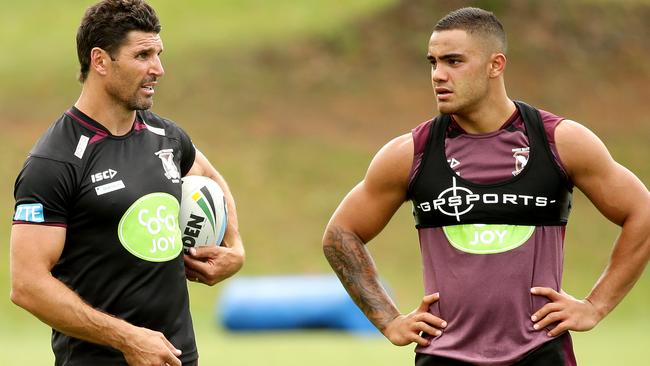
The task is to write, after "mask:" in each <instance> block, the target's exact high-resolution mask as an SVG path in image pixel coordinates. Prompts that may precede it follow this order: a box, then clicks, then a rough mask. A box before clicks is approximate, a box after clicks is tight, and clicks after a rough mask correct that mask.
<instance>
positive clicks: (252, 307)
mask: <svg viewBox="0 0 650 366" xmlns="http://www.w3.org/2000/svg"><path fill="white" fill-rule="evenodd" d="M216 313H217V317H218V319H220V320H221V323H222V325H223V326H224V327H225V328H226V329H228V330H232V331H263V330H288V329H315V328H316V329H318V328H320V329H322V328H325V329H337V330H345V331H349V332H354V333H362V334H369V335H370V334H380V333H379V331H377V329H376V328H375V327H374V325H372V323H370V321H369V320H368V319H367V318H366V316H365V315H364V314H363V313H362V312H361V310H359V308H358V307H357V306H356V304H355V303H354V302H353V301H352V299H351V298H350V296H349V295H348V293H347V292H346V291H345V289H344V288H343V286H342V285H341V283H340V282H339V279H338V278H337V277H336V276H334V275H300V276H263V277H237V278H234V279H231V280H229V281H228V283H227V285H226V287H225V288H224V290H223V291H222V294H221V298H220V299H219V302H218V304H217V308H216Z"/></svg>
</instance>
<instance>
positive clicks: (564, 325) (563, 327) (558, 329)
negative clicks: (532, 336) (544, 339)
mask: <svg viewBox="0 0 650 366" xmlns="http://www.w3.org/2000/svg"><path fill="white" fill-rule="evenodd" d="M570 328H571V327H570V326H569V322H566V321H563V322H561V323H560V324H558V325H557V326H555V328H553V329H551V331H549V332H548V333H546V335H548V336H549V337H556V336H559V335H560V334H562V333H564V332H566V331H568V330H569V329H570Z"/></svg>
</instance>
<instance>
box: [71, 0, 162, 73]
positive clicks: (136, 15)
mask: <svg viewBox="0 0 650 366" xmlns="http://www.w3.org/2000/svg"><path fill="white" fill-rule="evenodd" d="M134 30H135V31H142V32H148V33H160V21H159V20H158V16H157V15H156V11H155V10H153V8H152V7H151V6H149V4H147V3H145V2H144V1H143V0H102V1H100V2H99V3H97V4H95V5H93V6H91V7H90V8H88V9H87V10H86V13H85V14H84V16H83V18H82V19H81V25H80V26H79V29H78V30H77V57H78V58H79V64H80V66H81V69H80V72H79V81H80V82H82V83H83V82H84V81H86V78H87V77H88V70H89V69H90V51H91V50H92V49H93V48H94V47H99V48H101V49H103V50H105V51H106V52H108V54H109V55H111V58H113V57H114V56H115V53H116V52H117V50H118V49H119V48H120V46H122V44H123V43H124V40H125V39H126V36H127V34H128V33H129V32H130V31H134Z"/></svg>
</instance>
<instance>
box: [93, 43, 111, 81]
mask: <svg viewBox="0 0 650 366" xmlns="http://www.w3.org/2000/svg"><path fill="white" fill-rule="evenodd" d="M110 61H111V58H110V55H109V54H108V52H106V51H104V50H103V49H101V48H99V47H93V49H92V50H90V68H91V69H92V70H95V72H97V73H98V74H99V75H102V76H104V75H106V74H107V73H108V64H109V63H110Z"/></svg>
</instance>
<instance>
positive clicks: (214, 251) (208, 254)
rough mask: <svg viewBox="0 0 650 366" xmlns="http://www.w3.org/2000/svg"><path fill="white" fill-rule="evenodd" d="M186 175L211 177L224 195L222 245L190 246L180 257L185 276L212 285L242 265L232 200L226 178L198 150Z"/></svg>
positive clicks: (243, 255) (243, 254) (240, 242)
mask: <svg viewBox="0 0 650 366" xmlns="http://www.w3.org/2000/svg"><path fill="white" fill-rule="evenodd" d="M187 175H202V176H205V177H208V178H211V179H212V180H214V181H215V182H217V184H219V186H220V187H221V189H222V190H223V193H224V195H225V197H226V205H227V207H228V226H227V227H226V232H225V235H224V238H223V245H224V246H214V247H201V248H192V249H190V255H186V256H185V258H184V259H185V272H186V275H187V278H189V279H190V280H194V281H199V282H202V283H205V284H208V285H214V284H216V283H218V282H220V281H222V280H224V279H226V278H228V277H230V276H232V275H234V274H235V273H237V271H239V270H240V269H241V267H242V266H243V265H244V258H245V251H244V245H243V243H242V240H241V237H240V235H239V224H238V222H237V208H236V207H235V199H234V198H233V196H232V193H231V192H230V188H229V187H228V184H227V183H226V180H225V179H224V178H223V177H222V176H221V174H219V172H218V171H217V170H216V169H215V168H214V167H213V166H212V164H210V161H208V159H207V158H206V157H205V155H203V153H201V152H200V151H199V150H197V151H196V158H195V160H194V165H192V168H191V169H190V171H189V172H188V173H187Z"/></svg>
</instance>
